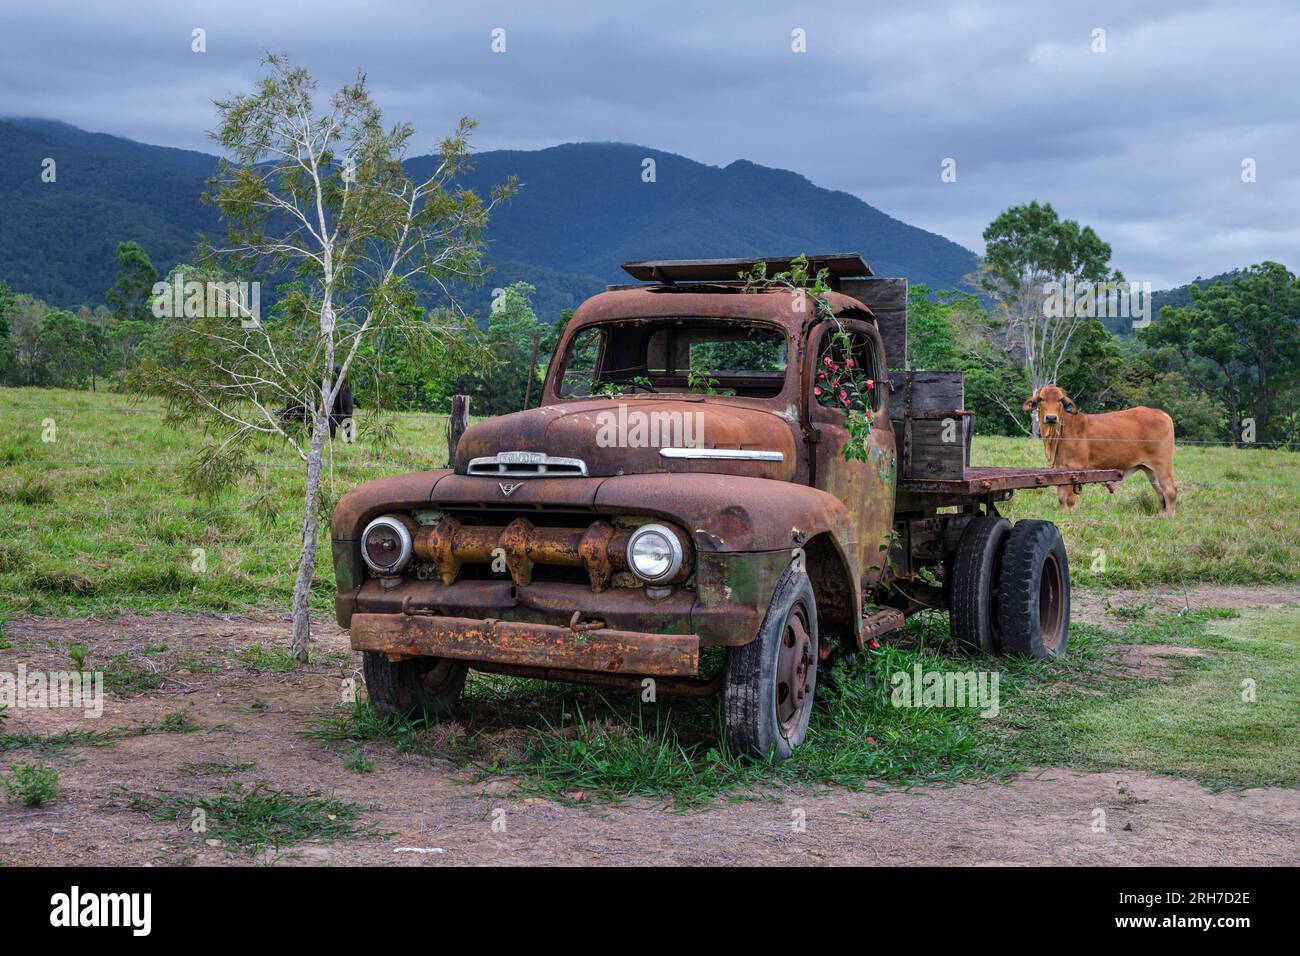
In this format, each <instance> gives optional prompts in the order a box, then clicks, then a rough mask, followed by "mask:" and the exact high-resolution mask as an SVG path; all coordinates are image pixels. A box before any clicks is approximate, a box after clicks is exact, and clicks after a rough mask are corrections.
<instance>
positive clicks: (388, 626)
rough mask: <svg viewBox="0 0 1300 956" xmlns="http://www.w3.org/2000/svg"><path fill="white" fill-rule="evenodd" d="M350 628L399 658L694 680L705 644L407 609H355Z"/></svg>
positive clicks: (357, 644) (362, 641) (358, 640)
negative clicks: (367, 611)
mask: <svg viewBox="0 0 1300 956" xmlns="http://www.w3.org/2000/svg"><path fill="white" fill-rule="evenodd" d="M351 633H352V647H353V649H354V650H358V651H378V652H380V653H384V654H389V655H393V656H395V657H450V658H454V659H457V660H466V661H476V662H484V663H488V664H493V665H504V666H509V667H534V668H536V667H547V668H556V669H562V670H574V671H590V672H596V673H605V674H634V675H644V676H647V677H694V676H695V674H696V673H697V671H698V669H699V648H700V641H699V638H698V637H696V635H694V634H650V633H645V632H640V631H619V630H612V629H609V628H600V629H595V630H583V629H581V626H579V628H569V627H561V626H557V625H553V624H534V623H526V622H520V621H500V620H493V619H488V620H478V619H475V618H465V617H441V616H435V615H428V614H404V613H398V614H354V615H353V616H352V627H351Z"/></svg>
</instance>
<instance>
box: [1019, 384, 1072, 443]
mask: <svg viewBox="0 0 1300 956" xmlns="http://www.w3.org/2000/svg"><path fill="white" fill-rule="evenodd" d="M1035 406H1037V408H1038V422H1039V425H1040V426H1041V427H1042V431H1043V434H1044V435H1048V436H1049V437H1050V436H1051V435H1053V434H1055V433H1056V432H1058V431H1059V430H1060V428H1061V426H1062V425H1064V424H1065V416H1066V415H1073V414H1075V411H1076V410H1075V407H1074V399H1072V398H1071V397H1070V396H1069V395H1066V394H1065V389H1063V388H1060V387H1059V386H1056V385H1044V386H1043V387H1042V388H1040V389H1036V390H1035V391H1034V394H1033V395H1032V396H1030V398H1029V400H1028V401H1027V402H1025V404H1024V405H1022V406H1021V408H1022V409H1023V410H1024V411H1026V412H1027V411H1029V410H1030V409H1031V408H1034V407H1035Z"/></svg>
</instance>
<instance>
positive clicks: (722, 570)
mask: <svg viewBox="0 0 1300 956" xmlns="http://www.w3.org/2000/svg"><path fill="white" fill-rule="evenodd" d="M788 564H789V557H788V555H786V554H784V553H778V554H776V555H772V556H763V555H745V556H737V555H725V556H724V555H710V556H709V557H708V559H707V560H706V561H705V562H704V564H703V565H702V568H701V575H700V580H699V581H698V582H697V588H696V590H694V591H692V590H691V589H689V588H680V587H679V588H674V589H673V591H672V593H670V594H668V595H667V596H664V597H661V598H658V599H651V598H649V597H647V596H646V593H645V590H644V589H643V588H610V589H609V590H607V591H603V592H600V593H593V592H591V591H590V590H588V589H587V588H586V587H585V586H582V585H576V586H575V585H572V584H564V583H558V582H547V581H536V582H534V583H533V584H531V585H529V586H527V587H517V586H515V585H514V584H512V582H511V581H509V580H508V579H506V580H495V581H494V580H482V581H471V580H461V581H457V582H456V583H455V584H453V585H444V584H442V583H441V582H438V581H411V580H407V581H402V582H401V583H400V584H398V585H397V586H395V587H391V588H386V587H384V586H383V585H382V584H380V582H379V581H375V580H370V581H367V582H365V584H363V585H362V586H361V587H360V588H359V589H357V591H356V592H355V593H348V594H342V593H340V594H339V595H338V596H337V597H336V599H335V605H336V607H335V610H336V613H337V616H338V619H339V622H340V624H341V625H342V626H343V627H347V626H348V625H349V623H350V622H351V620H352V617H353V615H354V614H357V613H374V614H399V613H401V612H402V609H403V607H407V608H412V609H416V610H419V609H427V610H435V611H437V612H438V613H440V614H445V615H447V616H449V617H476V618H483V617H499V618H502V619H504V620H513V621H524V622H531V623H537V624H554V625H560V624H564V623H566V622H567V621H569V620H570V619H571V618H572V616H573V613H574V612H575V611H581V612H582V614H583V615H584V616H586V617H589V618H596V619H599V620H602V621H604V622H605V623H606V624H608V625H609V626H610V627H612V628H615V629H620V630H630V631H654V632H656V633H662V634H691V633H694V634H695V635H697V637H698V638H699V641H700V645H701V646H712V645H739V644H747V643H749V642H750V641H752V640H753V639H754V636H755V635H756V634H757V633H758V628H759V625H760V624H762V621H763V615H764V614H765V613H766V611H767V605H768V602H769V601H770V599H771V593H772V589H773V588H774V587H775V586H776V581H777V580H778V579H779V578H780V575H781V573H782V572H784V571H785V568H786V566H787V565H788ZM728 589H730V590H728Z"/></svg>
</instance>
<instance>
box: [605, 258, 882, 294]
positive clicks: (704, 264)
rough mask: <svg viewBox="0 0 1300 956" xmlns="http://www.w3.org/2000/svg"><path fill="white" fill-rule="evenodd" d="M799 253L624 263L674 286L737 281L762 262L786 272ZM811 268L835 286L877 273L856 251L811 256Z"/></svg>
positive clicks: (638, 275)
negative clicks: (745, 257) (825, 274)
mask: <svg viewBox="0 0 1300 956" xmlns="http://www.w3.org/2000/svg"><path fill="white" fill-rule="evenodd" d="M795 258H797V257H796V256H759V257H754V258H748V259H646V260H643V261H640V262H625V263H623V271H624V272H626V273H627V274H628V275H630V276H631V277H632V278H633V279H638V280H640V281H641V282H658V283H662V284H664V285H673V284H674V283H677V282H735V281H738V280H739V279H740V278H741V274H742V273H748V272H749V271H751V270H752V269H753V268H754V266H756V265H758V264H759V263H760V262H761V263H764V264H765V265H766V266H767V274H768V275H769V276H771V275H775V274H776V273H778V272H786V271H788V270H789V268H790V263H792V262H793V261H794V260H795ZM807 259H808V270H809V271H810V272H812V273H813V274H814V275H815V274H816V273H817V272H818V271H820V270H821V269H825V270H826V271H827V273H828V274H829V276H830V280H831V287H832V288H834V287H835V285H836V284H837V282H838V280H839V279H847V278H864V277H870V276H873V275H875V273H874V272H872V271H871V266H869V265H867V262H866V260H865V259H863V258H862V256H861V255H859V254H858V253H856V252H828V253H821V254H818V255H810V256H808V257H807Z"/></svg>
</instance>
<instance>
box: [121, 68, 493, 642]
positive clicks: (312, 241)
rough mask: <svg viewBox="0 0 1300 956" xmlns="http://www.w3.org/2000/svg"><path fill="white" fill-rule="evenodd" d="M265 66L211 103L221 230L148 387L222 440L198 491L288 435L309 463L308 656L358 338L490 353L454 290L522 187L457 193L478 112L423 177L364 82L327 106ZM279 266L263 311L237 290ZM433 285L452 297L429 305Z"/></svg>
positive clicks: (204, 458) (169, 326) (143, 374)
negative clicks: (270, 304)
mask: <svg viewBox="0 0 1300 956" xmlns="http://www.w3.org/2000/svg"><path fill="white" fill-rule="evenodd" d="M262 65H263V67H264V76H263V77H262V79H261V80H260V81H259V82H258V83H257V86H256V88H255V89H254V91H253V92H251V93H247V94H241V95H237V96H234V97H233V98H231V99H228V100H223V101H218V102H217V103H216V108H217V112H218V116H219V120H220V122H219V124H218V127H217V130H216V131H215V132H214V133H212V134H211V135H212V137H213V138H214V139H215V140H216V142H217V143H218V144H220V146H221V148H222V151H223V153H224V157H223V162H222V163H221V166H220V168H219V170H218V173H217V175H216V177H215V178H214V179H213V180H212V181H211V183H210V191H209V193H208V194H207V196H206V197H205V199H206V200H207V201H209V202H212V203H214V204H215V205H216V206H217V208H218V209H219V210H220V212H221V216H222V220H223V223H224V226H225V236H224V239H223V240H222V241H220V242H219V243H205V245H204V246H203V248H202V249H201V254H200V262H199V269H198V271H197V273H196V276H193V277H188V278H187V281H186V283H185V286H184V295H178V296H172V295H171V293H170V292H169V290H167V289H159V290H158V291H159V293H160V294H159V296H158V297H157V298H156V299H155V314H157V313H158V312H159V311H161V312H162V313H163V314H164V316H165V319H164V321H165V327H164V330H163V332H162V334H161V335H160V338H159V343H158V348H157V350H156V352H155V354H154V355H153V357H152V358H150V359H148V360H146V361H144V362H142V363H141V364H140V366H139V370H138V373H137V381H138V382H139V384H140V386H141V387H143V388H146V389H148V390H149V391H151V392H153V393H154V394H160V395H162V396H163V397H164V398H165V399H166V401H167V404H168V410H169V413H170V414H171V416H172V417H173V419H174V420H176V421H186V422H190V423H193V422H195V421H198V422H199V423H200V424H202V425H203V427H204V429H205V431H206V433H207V434H208V435H209V436H211V439H210V441H209V443H208V444H207V445H206V446H205V448H204V449H203V452H202V453H201V455H200V458H199V459H198V460H197V461H196V462H195V464H194V467H193V468H192V470H191V473H192V474H193V475H194V476H195V478H196V479H197V482H198V483H199V484H200V485H207V486H209V487H220V486H221V485H222V484H224V483H233V482H235V481H238V480H239V477H240V476H241V475H242V474H245V473H247V471H248V470H249V469H248V462H247V459H248V456H249V454H250V453H251V452H252V451H254V450H256V449H257V448H258V447H265V445H266V443H267V442H275V441H280V442H284V443H287V444H288V445H289V446H290V447H291V448H292V449H293V451H294V453H296V455H297V456H298V458H299V460H300V461H301V463H302V469H303V470H302V477H303V488H302V496H303V497H302V507H303V512H302V535H301V552H300V554H299V555H298V561H297V574H296V576H295V580H294V588H293V599H292V616H293V639H292V642H293V643H292V651H293V656H294V658H295V659H296V660H297V661H300V662H302V661H306V660H307V659H308V657H309V653H310V645H311V619H310V615H309V597H310V593H311V586H312V581H313V579H314V576H315V572H316V552H317V541H318V529H319V525H320V522H321V521H322V520H325V516H323V515H322V514H321V476H322V461H323V457H324V449H325V448H326V445H327V442H328V441H329V440H330V438H331V430H330V412H331V410H332V409H333V408H334V405H335V400H336V399H337V398H338V395H339V392H340V389H341V388H342V386H343V382H344V380H345V379H346V378H347V375H348V371H349V369H350V368H351V366H352V364H353V361H354V360H355V359H356V357H357V354H358V352H359V350H360V349H361V347H362V344H363V342H365V341H367V340H368V339H370V338H371V337H374V336H377V335H380V334H381V333H382V334H383V336H384V339H385V342H386V343H387V347H389V348H392V347H393V345H394V343H398V344H399V346H400V347H402V348H404V349H406V350H409V351H410V352H411V353H413V354H414V355H415V356H417V357H418V356H419V355H421V354H427V355H434V354H437V355H440V356H444V357H445V356H446V355H447V354H448V352H449V351H451V352H453V353H454V352H455V350H456V349H458V348H460V349H462V350H465V351H473V350H475V349H477V348H481V347H480V346H477V345H475V344H471V343H470V342H469V340H470V338H471V337H472V329H473V325H472V322H470V321H469V320H468V317H467V316H466V315H465V313H464V312H463V310H462V309H461V308H460V306H459V305H458V304H457V302H456V298H455V296H454V295H453V293H452V292H451V288H455V287H461V288H463V287H464V286H465V284H466V283H469V284H474V283H477V282H478V281H480V280H481V278H482V274H483V263H482V252H483V241H484V235H485V232H486V229H487V224H488V218H489V215H490V214H491V212H492V210H493V208H494V207H495V206H496V205H497V204H498V203H500V202H502V201H504V200H505V199H506V198H507V197H508V196H509V195H510V194H511V193H512V192H513V191H514V189H515V187H516V184H515V182H514V180H513V179H511V180H510V181H508V182H506V183H503V184H502V185H500V186H498V187H496V188H494V189H493V190H492V191H491V193H490V195H489V196H488V197H487V198H486V199H484V198H482V197H480V196H478V195H477V194H476V193H474V192H473V191H469V190H464V189H458V188H457V187H456V185H455V181H456V177H457V175H458V174H459V173H462V172H463V171H464V170H465V169H467V168H468V165H469V161H470V150H469V143H468V137H469V134H470V133H471V131H472V130H473V128H474V125H475V124H474V123H473V121H471V120H469V119H462V120H461V121H460V123H459V125H458V127H457V128H456V131H455V133H454V134H453V135H451V136H450V137H448V138H446V139H445V140H443V141H442V143H441V144H440V146H439V148H438V150H437V155H438V159H439V161H438V163H437V164H436V166H435V168H434V170H433V171H432V173H431V174H430V175H429V176H428V177H427V178H426V179H424V180H423V181H420V182H416V181H413V180H412V179H410V178H409V177H408V176H407V174H406V171H405V169H404V167H403V165H402V161H403V159H404V158H405V156H406V154H407V149H408V145H409V143H410V141H411V138H412V135H413V130H412V128H411V126H410V125H409V124H404V123H399V124H396V125H393V126H391V127H388V128H385V126H384V124H383V120H382V116H381V113H380V110H379V109H378V107H377V106H376V105H375V104H374V102H373V101H372V100H371V98H370V94H369V93H368V91H367V89H366V80H365V77H364V75H358V77H357V78H356V80H355V81H354V82H352V83H350V84H346V85H344V86H342V87H341V88H339V89H338V91H337V92H335V93H334V94H333V95H332V96H331V97H330V98H329V100H328V103H327V104H326V105H324V107H323V108H319V109H318V107H317V104H316V90H317V83H316V81H315V80H314V79H313V78H312V77H311V76H310V75H309V74H308V73H307V71H306V70H304V69H302V68H300V67H294V66H292V65H291V64H290V63H289V62H288V61H287V60H286V59H285V58H284V57H283V56H280V55H269V56H267V57H266V58H265V59H264V60H263V63H262ZM268 276H270V277H277V278H285V277H289V278H291V280H292V281H290V282H287V283H286V284H285V285H283V286H281V288H280V296H279V300H278V302H277V303H276V307H275V309H274V310H273V312H272V314H270V315H268V316H262V315H260V310H259V309H257V308H255V305H254V303H256V302H257V301H259V298H260V297H254V296H252V295H250V294H249V293H248V289H249V286H241V285H240V283H250V284H251V283H252V282H255V281H259V277H268ZM190 279H195V280H196V281H197V284H198V287H197V288H196V289H193V290H191V285H192V284H193V283H192V282H191V281H190ZM191 291H194V292H195V293H196V294H195V295H194V296H193V297H192V298H191V296H190V292H191ZM425 293H434V294H437V295H438V298H439V300H440V302H441V303H442V305H441V306H440V307H439V308H438V309H434V310H424V309H421V308H419V307H418V302H419V295H421V294H425ZM174 303H181V304H182V308H180V309H179V310H178V309H176V308H169V306H171V305H173V304H174ZM214 303H215V306H214ZM160 305H161V309H160V308H159V306H160ZM169 312H170V313H177V312H179V313H180V314H168V313H169ZM466 357H467V356H466ZM286 409H290V410H292V412H291V413H290V414H286ZM342 434H343V435H344V437H345V438H346V437H347V436H349V435H351V434H352V429H351V423H345V429H344V431H343V432H342Z"/></svg>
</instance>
